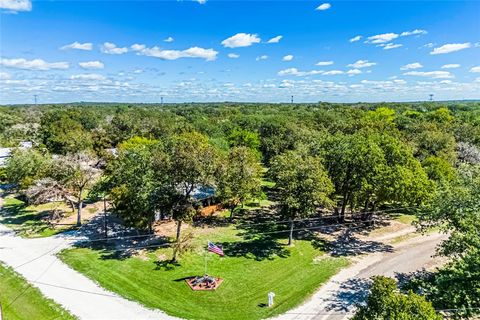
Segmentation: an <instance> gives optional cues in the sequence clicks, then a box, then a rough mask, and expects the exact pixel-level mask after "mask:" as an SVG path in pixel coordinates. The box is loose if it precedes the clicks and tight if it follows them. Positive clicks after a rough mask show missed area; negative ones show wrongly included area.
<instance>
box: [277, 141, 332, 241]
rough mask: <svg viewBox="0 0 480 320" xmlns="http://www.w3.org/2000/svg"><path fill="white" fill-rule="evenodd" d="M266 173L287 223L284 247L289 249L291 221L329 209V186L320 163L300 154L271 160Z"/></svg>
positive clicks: (287, 153)
mask: <svg viewBox="0 0 480 320" xmlns="http://www.w3.org/2000/svg"><path fill="white" fill-rule="evenodd" d="M270 170H271V172H270V174H271V176H272V179H273V181H275V182H276V186H277V188H278V197H279V202H280V206H281V211H282V213H283V215H285V216H286V217H288V219H289V221H290V233H289V237H288V245H292V240H293V227H294V219H296V218H301V217H305V216H308V215H310V214H313V213H315V212H316V211H317V209H318V207H319V206H329V205H331V204H332V201H331V199H330V198H329V196H330V194H331V193H332V192H333V184H332V182H331V181H330V179H329V178H328V175H327V172H326V171H325V168H324V167H323V165H322V162H321V160H320V159H319V158H317V157H313V156H310V155H308V154H307V153H306V152H305V151H302V150H295V151H287V152H285V153H283V154H282V155H279V156H277V157H275V158H274V159H273V161H272V167H271V169H270Z"/></svg>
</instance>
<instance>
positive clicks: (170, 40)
mask: <svg viewBox="0 0 480 320" xmlns="http://www.w3.org/2000/svg"><path fill="white" fill-rule="evenodd" d="M163 41H165V42H173V41H175V39H173V38H172V37H168V38H166V39H163Z"/></svg>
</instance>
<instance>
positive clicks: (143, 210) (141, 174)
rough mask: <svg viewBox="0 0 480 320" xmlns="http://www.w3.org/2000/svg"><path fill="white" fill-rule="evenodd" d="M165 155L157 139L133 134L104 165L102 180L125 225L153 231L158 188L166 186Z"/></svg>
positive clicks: (167, 164) (161, 203) (157, 204)
mask: <svg viewBox="0 0 480 320" xmlns="http://www.w3.org/2000/svg"><path fill="white" fill-rule="evenodd" d="M168 166H169V162H168V156H167V155H166V153H165V151H164V148H163V145H162V144H161V143H160V141H158V140H150V139H147V138H141V137H134V138H131V139H129V140H127V141H125V142H124V143H122V144H120V145H119V147H118V157H117V158H115V159H113V160H112V161H111V163H109V165H108V166H107V179H106V180H105V181H104V182H103V189H105V190H106V191H107V192H108V193H109V194H110V198H111V200H112V204H113V206H114V207H115V209H116V212H117V214H118V215H119V216H120V217H122V219H123V220H124V221H125V223H126V224H127V225H128V226H132V227H137V228H142V229H146V228H148V229H149V231H150V232H152V230H153V229H152V228H153V222H154V216H155V210H156V209H158V208H159V207H161V206H162V205H163V204H164V203H163V202H161V201H159V198H158V196H157V195H158V194H162V195H164V196H165V195H166V194H167V195H168V193H160V192H159V191H158V190H164V189H165V183H166V182H165V181H166V179H167V175H166V173H167V171H168V170H167V168H168Z"/></svg>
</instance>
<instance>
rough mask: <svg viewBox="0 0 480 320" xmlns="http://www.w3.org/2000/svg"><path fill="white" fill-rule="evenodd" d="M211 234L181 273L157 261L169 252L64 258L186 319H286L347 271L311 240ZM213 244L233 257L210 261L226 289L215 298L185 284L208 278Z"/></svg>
mask: <svg viewBox="0 0 480 320" xmlns="http://www.w3.org/2000/svg"><path fill="white" fill-rule="evenodd" d="M212 230H213V231H212V232H211V233H208V231H209V230H207V232H205V230H203V233H202V234H200V235H198V236H197V237H196V238H195V249H194V251H192V252H189V253H187V254H185V255H184V256H183V257H182V258H181V260H180V265H178V266H173V265H171V264H168V263H165V262H157V261H158V260H159V259H163V261H166V259H167V258H169V257H170V255H171V249H160V250H157V251H154V252H150V253H148V254H146V255H142V256H135V257H118V256H115V255H112V252H111V251H104V250H100V249H98V250H95V249H90V248H76V249H69V250H66V251H63V252H62V253H61V254H60V257H61V259H62V260H63V261H65V262H66V263H67V264H69V265H70V266H72V267H73V268H74V269H76V270H78V271H80V272H82V273H84V274H85V275H87V276H88V277H90V278H92V279H94V280H95V281H98V283H100V284H101V285H102V286H103V287H105V288H107V289H109V290H111V291H114V292H117V293H119V294H120V295H122V296H124V297H126V298H128V299H131V300H136V301H139V302H140V303H142V304H144V305H145V306H148V307H152V308H158V309H161V310H163V311H165V312H167V313H168V314H171V315H174V316H178V317H183V318H188V319H232V320H233V319H261V318H266V317H268V316H272V315H275V314H279V313H283V312H286V311H288V310H289V309H291V308H293V307H294V306H296V305H298V304H300V303H301V302H302V301H304V300H305V299H306V298H307V297H308V296H309V295H311V294H312V293H313V292H314V291H315V290H316V289H317V288H318V287H319V286H320V285H321V284H322V283H324V282H325V281H326V280H327V279H329V278H330V277H331V276H332V275H334V274H335V273H337V272H338V271H339V269H340V268H342V267H344V266H346V265H347V264H348V261H347V260H346V259H344V258H331V257H329V256H327V255H325V254H323V252H321V251H320V250H319V249H316V248H315V247H314V246H312V243H311V242H310V241H306V240H301V241H300V240H297V241H296V242H295V246H294V247H286V246H284V245H283V244H282V243H283V242H284V240H277V239H273V238H260V239H259V238H255V239H251V240H243V238H240V237H239V236H238V235H237V233H238V230H234V229H233V228H232V227H226V228H217V229H212ZM207 239H210V240H212V241H215V242H217V243H218V242H222V243H223V246H224V250H225V253H226V254H227V255H228V256H227V257H224V258H221V257H219V256H217V255H214V254H212V253H210V254H208V274H210V275H214V276H218V277H222V278H223V279H224V282H223V283H222V285H221V286H220V287H219V288H218V289H217V291H213V292H194V291H192V290H191V289H190V288H189V287H188V286H187V284H186V283H185V281H184V280H183V279H184V278H186V277H190V276H195V275H202V274H203V273H204V254H203V249H202V247H203V246H205V245H206V240H207ZM235 240H237V241H235ZM202 243H203V244H202ZM270 291H273V292H275V294H276V298H275V306H274V307H273V308H267V307H266V306H265V304H266V303H267V293H268V292H270Z"/></svg>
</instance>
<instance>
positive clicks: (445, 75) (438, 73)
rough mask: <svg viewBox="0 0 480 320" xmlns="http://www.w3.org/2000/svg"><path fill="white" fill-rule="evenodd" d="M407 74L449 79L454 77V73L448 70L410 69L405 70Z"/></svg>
mask: <svg viewBox="0 0 480 320" xmlns="http://www.w3.org/2000/svg"><path fill="white" fill-rule="evenodd" d="M404 75H406V76H418V77H429V78H433V79H448V78H453V75H452V74H451V73H450V72H448V71H426V72H423V71H409V72H405V73H404Z"/></svg>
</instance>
